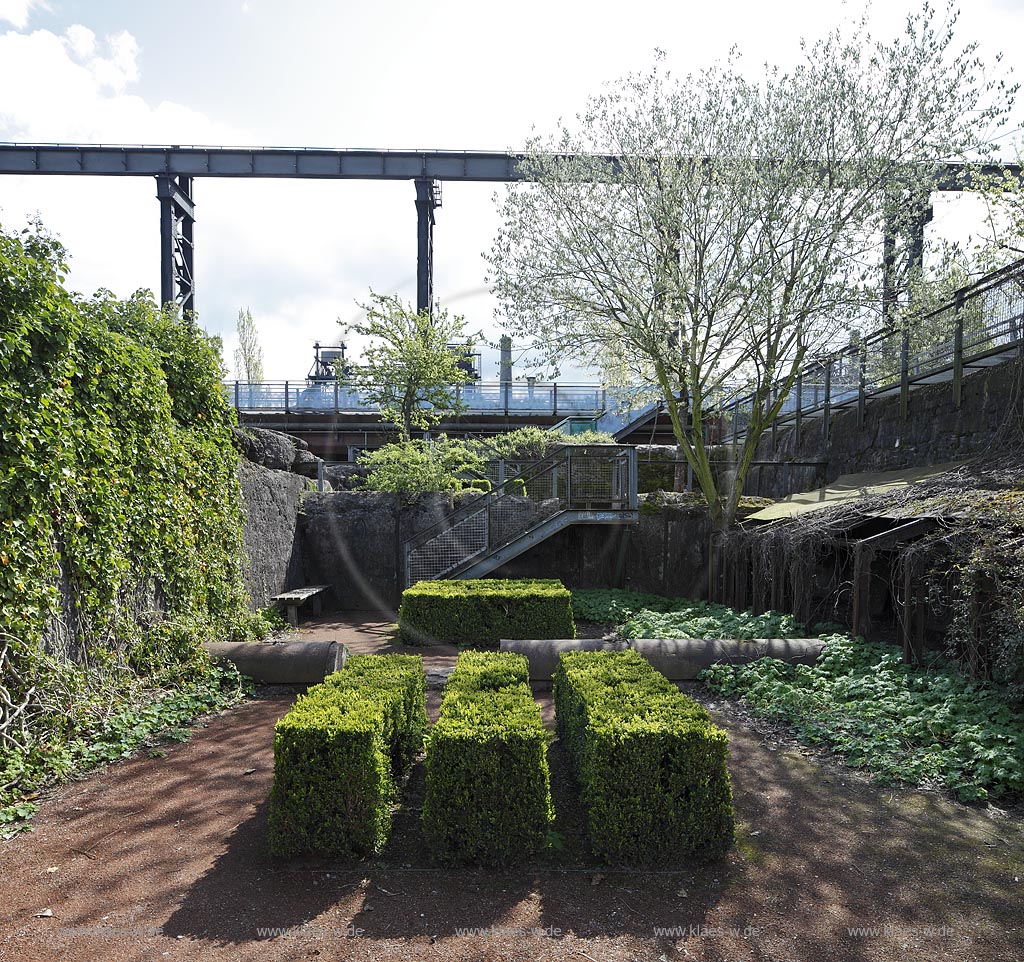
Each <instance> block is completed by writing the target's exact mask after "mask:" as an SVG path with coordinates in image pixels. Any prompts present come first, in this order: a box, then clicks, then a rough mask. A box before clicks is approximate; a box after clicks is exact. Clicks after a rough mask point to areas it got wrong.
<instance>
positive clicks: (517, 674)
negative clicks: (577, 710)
mask: <svg viewBox="0 0 1024 962" xmlns="http://www.w3.org/2000/svg"><path fill="white" fill-rule="evenodd" d="M528 679H529V666H528V664H527V661H526V658H525V657H524V656H522V655H516V654H512V653H510V652H480V651H464V652H462V653H461V654H460V655H459V658H458V662H457V663H456V666H455V670H454V671H453V672H452V675H451V677H450V678H449V680H448V684H447V685H446V687H445V695H444V701H443V702H442V704H441V713H440V716H439V718H438V721H437V724H436V725H435V726H434V727H433V729H432V730H431V732H430V736H429V738H428V739H427V789H426V797H425V799H424V803H423V831H424V835H425V836H426V839H427V843H428V844H429V846H430V849H431V851H432V852H433V853H434V856H435V857H436V858H437V859H439V860H440V861H442V862H448V863H463V862H474V863H485V864H504V863H507V862H511V861H514V860H516V859H517V858H520V857H522V856H524V855H528V854H531V853H533V852H536V851H538V850H539V849H540V848H541V847H543V845H544V844H545V842H546V840H547V836H548V831H549V829H550V826H551V823H552V821H553V819H554V809H553V807H552V804H551V788H550V774H549V770H548V763H547V754H546V753H547V743H548V733H547V732H546V731H545V729H544V725H543V722H542V721H541V714H540V707H539V706H538V705H537V703H536V702H535V701H534V700H533V694H532V693H531V691H530V687H529V683H528Z"/></svg>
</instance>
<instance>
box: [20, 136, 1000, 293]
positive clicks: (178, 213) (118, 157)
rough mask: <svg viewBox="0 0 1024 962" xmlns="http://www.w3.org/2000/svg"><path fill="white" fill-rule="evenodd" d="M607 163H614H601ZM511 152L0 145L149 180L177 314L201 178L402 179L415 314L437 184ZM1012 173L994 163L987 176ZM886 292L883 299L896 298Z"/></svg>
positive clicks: (965, 180)
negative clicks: (409, 195)
mask: <svg viewBox="0 0 1024 962" xmlns="http://www.w3.org/2000/svg"><path fill="white" fill-rule="evenodd" d="M607 159H608V160H609V161H611V162H612V163H613V164H614V162H615V158H614V157H609V158H607ZM524 160H525V156H524V155H523V154H516V153H501V152H492V151H441V150H408V151H406V150H328V149H319V148H316V149H313V148H299V149H293V148H283V147H191V146H170V147H157V146H113V145H88V144H17V143H7V144H0V174H19V175H32V174H42V175H48V176H71V175H86V176H105V177H154V178H155V179H156V188H157V199H158V200H159V201H160V301H161V303H168V302H173V303H175V304H177V305H178V306H179V307H180V308H181V310H182V312H184V313H187V312H194V311H195V310H196V283H195V223H196V208H195V200H194V198H193V194H192V191H193V186H194V182H195V180H196V179H197V178H202V177H235V178H237V177H243V178H264V177H271V178H303V179H309V180H408V181H412V182H413V184H414V185H415V189H416V198H415V203H416V214H417V233H416V238H417V248H416V307H417V310H421V311H423V310H426V311H430V310H431V309H432V307H433V300H434V298H433V248H434V223H435V211H436V210H437V208H439V207H440V206H441V183H442V182H444V181H464V182H465V181H468V182H476V183H481V182H483V183H499V184H502V183H506V184H507V183H515V182H517V181H528V180H530V176H529V174H528V173H527V172H526V170H525V165H524V163H523V161H524ZM1004 170H1008V171H1010V172H1011V173H1012V174H1013V176H1015V177H1018V178H1019V177H1020V167H1019V166H1016V165H1006V166H1001V165H994V166H988V167H984V168H982V172H983V173H1001V172H1002V171H1004ZM942 171H943V172H942V173H941V174H940V176H939V177H938V178H937V179H936V182H935V184H934V190H936V191H960V190H969V189H970V188H971V173H970V171H969V170H968V168H966V167H965V166H964V165H961V164H946V165H943V168H942ZM930 219H931V207H930V203H929V198H922V199H921V202H920V204H919V207H918V210H917V212H916V216H915V217H914V218H913V225H914V226H913V227H912V228H911V236H910V238H909V245H908V249H909V258H910V260H911V262H913V261H914V260H917V261H920V259H921V257H922V254H923V249H924V227H925V224H926V223H928V221H929V220H930ZM884 243H885V260H886V264H887V265H890V266H891V265H892V264H893V263H894V258H895V238H894V237H893V236H891V235H890V234H887V236H886V238H885V242H884ZM894 297H895V292H894V291H893V290H892V289H891V288H890V289H889V290H888V291H887V293H886V295H885V297H884V299H885V300H886V302H887V303H888V302H891V301H893V300H894Z"/></svg>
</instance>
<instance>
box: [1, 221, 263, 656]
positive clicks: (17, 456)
mask: <svg viewBox="0 0 1024 962" xmlns="http://www.w3.org/2000/svg"><path fill="white" fill-rule="evenodd" d="M63 261H64V254H63V250H62V249H61V247H60V245H59V244H58V243H57V242H56V241H54V240H53V239H51V238H49V237H48V236H46V235H45V234H44V233H42V232H39V231H33V230H29V231H26V232H24V233H22V234H9V233H0V612H2V614H0V628H2V630H3V631H4V632H7V633H8V634H9V635H12V636H14V637H16V638H18V639H20V640H21V641H22V642H23V643H25V644H27V645H29V646H33V645H41V644H43V643H44V642H46V643H47V645H48V646H49V647H51V648H52V647H54V646H55V645H58V646H59V647H63V648H64V649H65V651H64V652H63V654H65V655H67V656H68V657H70V658H72V659H78V660H81V659H83V658H89V659H96V658H99V657H104V656H109V655H110V654H111V653H113V652H118V653H124V654H127V656H128V660H129V661H130V662H131V663H133V664H136V665H141V664H142V663H144V662H145V663H148V662H151V661H154V660H155V661H161V662H167V663H170V662H171V661H174V660H175V659H179V658H184V659H185V660H188V659H190V658H191V657H192V656H193V655H194V654H195V653H196V651H197V650H198V641H199V639H200V638H202V637H203V636H206V635H217V636H222V635H223V634H224V633H226V632H230V631H231V630H232V629H233V627H234V626H235V625H236V624H237V623H238V622H239V620H244V619H245V618H246V617H248V615H247V609H248V599H247V596H246V592H245V587H244V585H243V581H242V574H241V573H242V540H241V522H242V514H241V507H240V496H239V487H238V478H237V472H238V454H237V452H236V450H235V448H234V446H233V444H232V440H231V428H232V425H233V423H234V414H233V411H232V410H231V408H230V407H229V406H228V404H227V403H226V402H225V399H224V397H223V395H222V391H221V387H220V381H221V376H222V372H221V364H220V357H219V342H218V341H217V340H215V339H213V338H211V337H209V336H208V335H206V334H205V333H204V332H202V331H201V330H200V329H198V328H197V327H196V326H195V325H194V324H192V323H189V322H186V321H183V320H182V319H181V318H180V317H179V316H177V314H176V313H175V312H173V311H171V310H161V309H159V308H158V307H157V306H156V305H155V304H154V302H153V300H152V297H151V295H150V294H149V293H148V292H140V293H138V294H136V295H135V296H133V297H131V298H129V299H127V300H124V301H120V300H117V299H115V298H114V297H113V296H112V295H110V294H109V293H106V292H101V293H99V294H97V295H96V296H95V297H93V298H90V299H78V298H75V297H72V296H71V295H70V294H69V293H68V292H67V291H66V290H65V288H64V286H63V274H64V270H65V268H64V263H63ZM171 624H173V625H174V626H175V627H174V629H173V630H172V629H170V628H169V627H168V626H169V625H171ZM58 643H59V644H58ZM55 653H56V652H55Z"/></svg>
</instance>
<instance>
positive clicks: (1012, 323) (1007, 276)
mask: <svg viewBox="0 0 1024 962" xmlns="http://www.w3.org/2000/svg"><path fill="white" fill-rule="evenodd" d="M992 293H995V294H997V295H998V296H1002V295H1003V294H1004V293H1008V294H1009V295H1010V296H1012V297H1013V298H1014V302H1013V303H1012V304H1011V305H1010V306H1009V309H1008V310H1005V311H1002V312H999V311H996V310H993V306H992V305H986V304H985V301H984V300H983V298H984V297H985V296H986V295H988V294H992ZM997 306H999V307H1006V305H1005V304H1003V305H997ZM972 307H973V308H974V310H976V311H977V313H978V314H979V315H981V314H982V313H985V314H986V315H987V316H986V317H982V318H981V321H980V323H976V324H966V323H965V315H966V314H967V313H968V310H969V309H971V308H972ZM993 314H995V315H996V316H994V317H993V316H992V315H993ZM943 327H945V328H946V331H947V336H946V337H945V338H944V339H940V340H938V341H937V342H936V343H932V344H926V345H924V346H922V347H920V348H919V349H917V350H914V348H913V341H914V337H915V332H917V331H921V330H923V331H929V330H932V331H934V330H935V329H936V328H939V329H940V330H941V329H942V328H943ZM1015 349H1016V351H1017V353H1018V354H1019V353H1021V351H1022V349H1024V258H1021V259H1020V260H1017V261H1014V262H1013V263H1011V264H1008V265H1007V266H1005V267H1003V268H1000V269H999V270H997V271H993V272H992V273H990V274H987V275H985V276H984V277H982V278H979V279H978V280H977V281H974V282H973V283H971V284H968V285H966V286H964V287H962V288H959V289H958V290H957V291H956V292H955V293H954V295H953V297H952V299H951V300H950V301H948V302H947V303H945V304H942V305H940V306H939V307H936V308H933V309H931V310H929V311H925V312H922V313H920V314H917V315H914V316H908V317H905V318H902V319H901V320H899V321H897V322H893V323H889V324H886V325H885V326H883V327H881V328H878V329H877V330H875V331H873V332H872V333H871V334H869V335H867V336H865V337H862V338H860V339H859V340H858V341H857V342H856V343H851V344H850V345H847V346H845V347H843V348H841V349H839V350H837V351H832V352H829V353H827V354H824V355H820V356H818V357H816V358H814V359H813V360H811V361H810V362H809V363H808V364H807V365H805V366H804V367H803V368H802V369H801V370H800V371H799V373H798V374H797V377H796V380H795V381H794V384H793V387H792V388H791V389H790V391H789V396H788V397H787V398H786V399H785V400H784V401H783V406H782V409H781V410H780V411H779V414H778V415H777V417H776V418H775V421H774V422H773V427H777V426H778V425H779V424H782V423H786V422H790V421H796V423H797V424H799V423H800V421H801V419H802V418H803V417H805V416H809V415H818V414H821V415H822V416H823V417H822V421H823V426H822V431H823V433H824V435H825V437H826V438H827V436H828V431H829V423H828V422H829V418H830V415H831V412H832V411H833V409H836V408H842V407H847V406H849V405H851V404H854V403H856V404H857V405H858V411H859V417H861V418H863V414H864V404H865V401H866V400H867V399H868V398H869V397H875V396H877V395H879V394H890V393H895V392H896V391H899V393H900V396H901V409H902V413H903V416H904V417H906V416H907V410H908V397H909V392H910V388H911V385H913V384H916V383H919V382H931V381H934V380H935V379H936V378H939V377H941V376H942V375H944V374H949V375H950V377H949V380H950V381H951V382H952V387H953V397H954V403H955V404H956V405H957V406H959V404H960V401H961V392H962V380H963V376H964V371H965V369H966V368H967V367H969V366H970V365H971V364H972V363H973V362H976V361H979V360H982V359H984V358H988V357H992V356H994V355H998V354H1002V353H1008V352H1011V351H1014V350H1015ZM812 387H813V388H815V391H814V400H813V402H811V403H810V404H808V403H807V402H808V400H809V397H808V395H809V393H810V389H811V388H812ZM754 398H755V395H754V393H753V392H751V393H747V394H744V395H742V396H740V397H738V398H734V399H732V400H730V401H728V402H727V403H726V404H724V405H720V406H719V407H718V408H717V413H718V414H720V415H725V416H731V418H732V426H731V428H732V430H731V434H732V442H733V443H736V442H738V441H739V440H740V439H741V438H745V436H746V430H745V425H743V424H741V422H742V421H743V420H744V419H745V418H749V416H750V413H749V412H750V410H751V409H752V405H753V400H754ZM722 440H724V441H728V439H727V438H723V439H722Z"/></svg>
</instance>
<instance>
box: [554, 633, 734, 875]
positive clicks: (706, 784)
mask: <svg viewBox="0 0 1024 962" xmlns="http://www.w3.org/2000/svg"><path fill="white" fill-rule="evenodd" d="M554 702H555V712H556V723H557V726H558V733H559V737H561V738H562V739H563V740H564V742H565V745H566V748H567V750H568V753H569V756H570V758H571V759H572V764H573V768H574V770H575V772H576V775H577V778H578V780H579V784H580V793H581V800H582V803H583V807H584V809H585V811H586V813H587V823H588V830H589V834H590V842H591V846H592V848H593V850H594V853H595V854H596V855H598V856H599V857H602V858H606V859H609V860H611V861H616V862H634V863H636V862H654V861H660V860H663V859H667V858H672V857H677V856H683V855H689V854H694V853H698V852H699V853H707V854H717V853H719V852H721V851H724V850H725V849H726V848H728V847H729V845H731V844H732V840H733V829H734V825H733V809H732V788H731V785H730V782H729V770H728V768H727V766H726V759H727V758H728V753H729V752H728V738H727V736H726V734H725V732H724V731H722V729H720V728H719V727H717V726H716V725H714V724H712V722H711V720H710V717H709V715H708V713H707V712H706V711H705V710H704V709H703V708H702V707H701V706H700V705H698V704H697V703H696V702H695V701H693V699H691V698H688V697H686V696H685V695H683V694H682V693H681V692H680V691H679V690H678V689H677V688H676V687H675V685H673V684H672V683H671V682H670V681H669V680H668V679H667V678H665V676H664V675H662V674H661V673H660V672H658V671H656V670H655V669H654V668H652V667H651V666H650V664H649V663H648V662H647V661H645V660H644V658H643V657H642V656H641V655H639V654H638V653H637V652H635V651H620V652H604V651H594V652H583V651H581V652H567V653H564V654H563V655H562V656H561V658H560V659H559V667H558V669H557V670H556V672H555V680H554Z"/></svg>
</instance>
